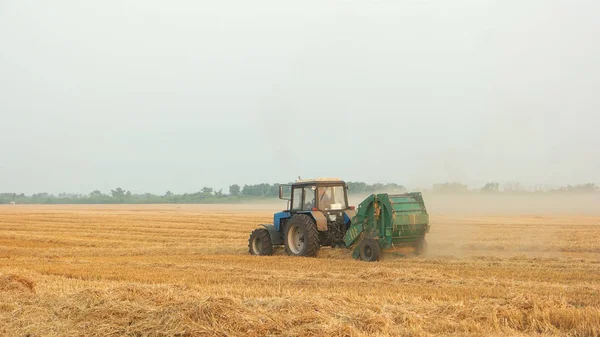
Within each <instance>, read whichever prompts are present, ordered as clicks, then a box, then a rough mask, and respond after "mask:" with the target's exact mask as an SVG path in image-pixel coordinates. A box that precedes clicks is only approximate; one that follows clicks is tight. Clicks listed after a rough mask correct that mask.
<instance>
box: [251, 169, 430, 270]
mask: <svg viewBox="0 0 600 337" xmlns="http://www.w3.org/2000/svg"><path fill="white" fill-rule="evenodd" d="M347 191H348V186H347V185H346V183H345V182H344V181H343V180H340V179H336V178H318V179H309V180H300V179H299V180H297V181H296V182H295V183H293V184H287V185H279V198H280V199H283V200H287V209H285V210H283V211H281V212H278V213H275V214H274V216H273V223H272V224H263V225H262V228H257V229H255V230H254V231H252V233H251V234H250V238H249V239H248V250H249V252H250V254H252V255H272V254H273V247H274V246H282V245H283V246H284V248H285V252H286V253H287V254H288V255H292V256H316V255H317V253H318V252H319V250H320V248H321V247H323V246H329V247H332V248H336V247H341V248H354V250H353V253H352V256H353V257H354V258H355V259H361V260H363V261H377V260H379V257H380V254H381V251H382V250H389V249H394V248H397V247H400V246H406V245H410V246H413V247H415V252H416V253H417V254H422V253H423V252H424V251H425V249H426V242H425V234H426V233H428V232H429V216H428V214H427V210H426V209H425V204H424V202H423V197H422V196H421V193H418V192H417V193H403V194H385V193H384V194H372V195H370V196H369V197H367V198H366V199H365V200H364V201H362V202H361V203H360V204H359V206H358V209H355V207H354V206H350V205H349V203H348V193H347Z"/></svg>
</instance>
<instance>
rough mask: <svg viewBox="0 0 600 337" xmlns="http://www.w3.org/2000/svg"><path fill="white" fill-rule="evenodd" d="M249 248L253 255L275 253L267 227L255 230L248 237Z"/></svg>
mask: <svg viewBox="0 0 600 337" xmlns="http://www.w3.org/2000/svg"><path fill="white" fill-rule="evenodd" d="M248 250H249V251H250V254H251V255H273V244H271V235H270V234H269V231H268V230H266V229H265V228H257V229H255V230H253V231H252V234H250V238H249V239H248Z"/></svg>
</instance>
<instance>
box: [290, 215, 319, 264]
mask: <svg viewBox="0 0 600 337" xmlns="http://www.w3.org/2000/svg"><path fill="white" fill-rule="evenodd" d="M283 243H284V245H285V252H286V253H287V254H288V255H293V256H316V255H317V253H318V251H319V248H320V247H321V246H320V243H319V231H318V230H317V224H315V221H314V220H313V219H312V218H311V217H310V216H308V215H305V214H296V215H294V216H293V217H292V218H291V219H290V220H289V221H288V222H287V224H286V226H285V231H284V233H283Z"/></svg>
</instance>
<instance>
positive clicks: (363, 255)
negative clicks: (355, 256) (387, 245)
mask: <svg viewBox="0 0 600 337" xmlns="http://www.w3.org/2000/svg"><path fill="white" fill-rule="evenodd" d="M359 252H360V259H361V260H363V261H367V262H374V261H378V260H379V256H380V255H381V247H379V242H377V240H373V239H364V240H362V241H361V242H360V247H359Z"/></svg>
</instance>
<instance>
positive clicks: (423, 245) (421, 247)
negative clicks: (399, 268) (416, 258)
mask: <svg viewBox="0 0 600 337" xmlns="http://www.w3.org/2000/svg"><path fill="white" fill-rule="evenodd" d="M426 253H427V241H425V238H423V239H421V240H419V243H417V247H416V248H415V254H417V255H423V254H426Z"/></svg>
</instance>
